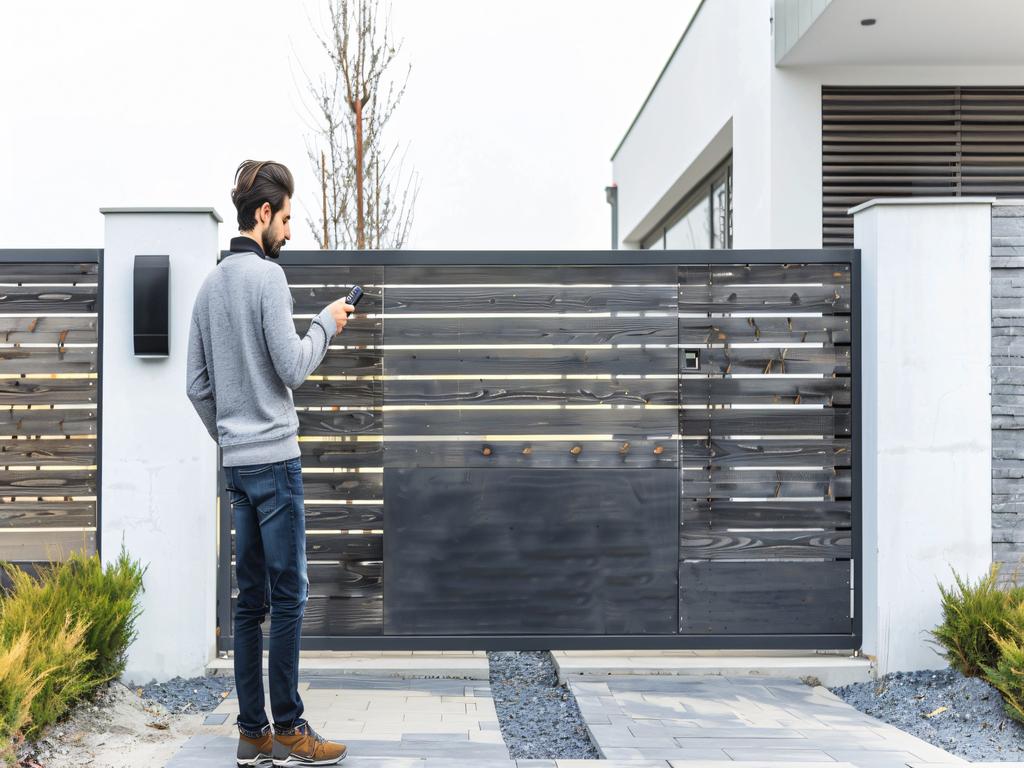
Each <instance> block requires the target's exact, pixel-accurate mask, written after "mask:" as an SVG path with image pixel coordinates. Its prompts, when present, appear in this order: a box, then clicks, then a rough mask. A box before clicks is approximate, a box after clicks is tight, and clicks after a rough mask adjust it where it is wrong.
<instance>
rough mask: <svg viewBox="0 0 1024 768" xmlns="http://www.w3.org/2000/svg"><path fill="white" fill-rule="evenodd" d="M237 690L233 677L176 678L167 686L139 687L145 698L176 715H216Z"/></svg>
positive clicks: (138, 689)
mask: <svg viewBox="0 0 1024 768" xmlns="http://www.w3.org/2000/svg"><path fill="white" fill-rule="evenodd" d="M233 687H234V680H233V678H230V677H189V678H184V677H172V678H171V679H170V680H167V681H166V682H163V683H157V682H155V681H154V682H151V683H149V684H148V685H144V686H141V687H139V686H136V687H135V689H134V690H135V692H136V693H138V694H139V695H140V696H141V697H142V698H144V699H147V700H149V701H155V702H157V703H159V704H162V705H163V706H164V707H166V708H167V711H168V712H170V713H173V714H192V713H195V712H212V711H213V710H214V709H216V708H217V705H218V704H220V703H221V702H222V701H223V700H224V697H225V696H226V695H227V694H229V693H230V692H231V689H232V688H233Z"/></svg>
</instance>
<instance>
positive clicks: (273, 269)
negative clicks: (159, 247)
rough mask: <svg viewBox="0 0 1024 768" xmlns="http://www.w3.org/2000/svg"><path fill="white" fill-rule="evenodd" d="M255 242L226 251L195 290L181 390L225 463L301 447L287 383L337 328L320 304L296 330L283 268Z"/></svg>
mask: <svg viewBox="0 0 1024 768" xmlns="http://www.w3.org/2000/svg"><path fill="white" fill-rule="evenodd" d="M240 240H243V241H244V240H248V241H249V243H251V244H252V245H251V246H249V245H248V244H243V245H242V246H241V247H245V248H251V249H250V250H238V252H233V253H231V254H228V255H227V256H224V257H223V258H222V259H221V262H220V264H218V265H217V266H216V267H215V268H214V269H213V270H211V271H210V274H208V275H207V276H206V279H205V280H204V281H203V283H202V285H201V286H200V288H199V293H198V294H197V295H196V300H195V304H194V306H193V309H192V323H191V326H190V330H189V337H188V362H187V382H186V391H187V394H188V398H189V400H191V401H192V405H193V406H194V407H195V409H196V413H198V414H199V417H200V418H201V419H202V421H203V424H204V425H205V427H206V431H207V432H209V433H210V437H212V438H213V439H214V440H215V441H217V443H218V444H219V445H220V447H221V459H222V465H223V466H225V467H229V466H240V465H248V464H263V463H269V462H276V461H284V460H286V459H291V458H295V457H296V456H299V455H300V451H299V441H298V436H297V434H298V428H299V419H298V416H297V415H296V413H295V404H294V401H293V399H292V390H293V389H295V388H296V387H298V386H299V385H301V384H302V382H303V381H305V380H306V377H308V376H309V375H310V374H311V373H312V372H313V371H314V370H316V368H317V366H319V365H320V363H321V361H322V360H323V359H324V355H326V354H327V347H328V344H329V343H330V341H331V339H332V338H333V337H334V335H335V334H336V333H337V327H336V323H335V321H334V317H333V316H332V315H331V313H330V311H329V310H328V308H327V307H324V308H323V309H322V310H321V311H320V313H319V314H317V315H316V316H315V317H314V318H313V320H312V322H311V323H310V324H309V329H308V330H307V331H306V335H305V336H301V337H300V336H299V335H298V334H297V333H296V332H295V323H294V320H293V319H292V309H293V307H294V299H293V298H292V295H291V291H290V290H289V288H288V282H287V280H286V279H285V274H284V270H283V269H281V267H280V265H278V264H276V263H275V262H273V261H271V260H270V259H267V258H265V257H264V255H263V251H262V249H260V248H259V246H258V245H257V244H256V242H255V241H253V240H249V238H235V239H233V240H232V251H234V250H235V248H236V245H237V244H238V242H239V241H240Z"/></svg>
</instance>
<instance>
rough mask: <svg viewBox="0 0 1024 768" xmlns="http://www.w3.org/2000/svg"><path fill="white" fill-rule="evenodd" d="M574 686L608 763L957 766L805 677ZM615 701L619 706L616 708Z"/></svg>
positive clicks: (656, 679)
mask: <svg viewBox="0 0 1024 768" xmlns="http://www.w3.org/2000/svg"><path fill="white" fill-rule="evenodd" d="M569 685H570V688H571V689H572V691H573V692H574V693H575V694H576V696H577V701H578V702H580V711H581V713H582V715H583V718H584V721H585V722H586V724H587V727H588V730H589V731H590V733H591V734H592V736H593V738H594V740H595V741H596V743H597V745H598V749H599V751H600V753H601V754H602V755H603V756H604V757H605V758H608V759H617V760H637V759H655V760H663V761H669V762H670V763H671V762H673V761H675V762H676V764H677V765H679V766H685V768H696V764H695V763H694V762H693V761H708V760H710V761H712V763H717V764H718V765H719V766H720V765H721V762H720V761H730V768H739V766H740V765H741V764H744V763H746V764H748V765H749V766H754V765H765V766H769V765H771V766H775V767H776V768H778V767H779V766H784V765H788V764H800V765H801V766H806V765H810V764H827V765H829V766H830V767H831V768H837V767H838V766H839V765H841V764H843V763H846V764H848V765H852V766H864V768H875V767H876V766H877V767H878V768H888V766H893V768H896V767H897V766H898V768H904V765H905V763H906V762H907V761H908V760H915V759H916V760H920V759H922V758H927V759H928V760H932V761H935V762H939V761H941V760H943V759H944V758H951V760H950V762H951V763H954V764H956V763H957V759H956V758H954V757H953V756H952V755H949V754H948V753H946V752H944V751H943V750H941V749H939V748H937V747H932V746H931V745H928V744H926V743H925V742H923V741H921V740H919V739H916V738H915V737H913V736H911V735H910V734H907V733H904V732H903V731H900V730H898V729H897V728H894V727H893V726H890V725H887V724H885V723H882V722H880V721H878V720H876V719H874V718H872V717H870V716H869V715H865V714H863V713H861V712H858V711H857V710H855V709H853V708H852V707H850V706H849V705H847V704H846V703H845V702H843V701H841V700H839V699H838V698H837V697H835V696H834V695H832V694H831V693H830V692H827V691H825V689H822V688H820V686H808V685H804V684H803V683H801V682H800V681H798V680H786V679H783V678H778V679H776V678H772V679H770V680H764V679H762V680H751V679H747V678H743V679H739V680H737V679H735V678H729V677H716V678H713V679H707V678H690V677H687V678H679V677H675V678H673V677H671V676H663V675H659V676H648V677H643V676H639V675H637V676H632V677H627V676H620V677H609V679H608V680H607V681H603V682H601V683H595V682H593V681H586V682H579V683H576V682H573V681H572V680H571V678H570V681H569ZM602 687H604V688H607V691H608V693H604V692H603V691H602ZM823 691H824V693H823ZM615 704H618V705H619V707H620V708H621V709H622V712H618V713H615V712H611V711H609V710H612V709H614V707H615ZM606 721H607V722H606ZM666 736H671V740H670V741H671V742H672V744H674V746H673V745H670V744H669V740H666V738H665V737H666ZM915 750H916V751H915ZM837 761H838V762H837ZM899 761H903V762H899ZM709 764H710V763H709Z"/></svg>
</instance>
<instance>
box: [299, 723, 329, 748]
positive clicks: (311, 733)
mask: <svg viewBox="0 0 1024 768" xmlns="http://www.w3.org/2000/svg"><path fill="white" fill-rule="evenodd" d="M301 728H302V730H303V731H304V732H305V733H306V734H307V735H308V736H312V737H313V739H314V741H316V742H317V743H318V744H325V743H327V739H325V738H324V737H323V736H321V735H320V734H319V733H317V732H316V731H314V730H313V726H311V725H310V724H309V723H305V724H304V725H302V726H301Z"/></svg>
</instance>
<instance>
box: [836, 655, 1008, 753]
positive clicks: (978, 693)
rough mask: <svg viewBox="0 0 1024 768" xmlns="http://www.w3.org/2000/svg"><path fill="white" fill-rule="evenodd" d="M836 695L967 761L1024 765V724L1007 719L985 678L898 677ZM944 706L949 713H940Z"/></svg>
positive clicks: (945, 673)
mask: <svg viewBox="0 0 1024 768" xmlns="http://www.w3.org/2000/svg"><path fill="white" fill-rule="evenodd" d="M831 690H832V692H833V693H834V694H836V695H837V696H838V697H839V698H841V699H842V700H843V701H845V702H846V703H847V704H850V705H851V706H852V707H854V708H856V709H859V710H860V711H861V712H864V713H865V714H868V715H872V716H873V717H876V718H878V719H879V720H882V721H883V722H886V723H890V724H892V725H895V726H896V727H897V728H899V729H900V730H903V731H906V732H907V733H911V734H913V735H914V736H917V737H918V738H919V739H923V740H924V741H927V742H928V743H930V744H934V745H935V746H937V747H941V748H942V749H945V750H946V751H948V752H952V753H953V754H955V755H959V756H960V757H963V758H965V759H967V760H973V761H985V760H991V761H1006V760H1024V724H1021V723H1018V722H1017V721H1016V720H1013V719H1011V718H1010V716H1009V715H1007V714H1006V711H1005V709H1004V708H1003V699H1002V696H1001V695H1000V694H999V691H998V690H996V689H995V688H993V687H992V686H991V685H989V684H988V683H987V682H985V681H984V680H982V679H980V678H976V677H964V676H963V675H962V674H960V673H959V672H957V671H956V670H955V669H934V670H926V671H923V672H893V673H890V674H888V675H885V676H884V677H882V678H880V679H879V680H877V681H875V682H870V683H854V684H853V685H844V686H841V687H838V688H832V689H831ZM939 707H946V709H945V710H943V711H942V712H938V713H935V710H937V709H938V708H939ZM932 713H935V714H932ZM929 714H931V715H932V716H931V717H928V715H929Z"/></svg>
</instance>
